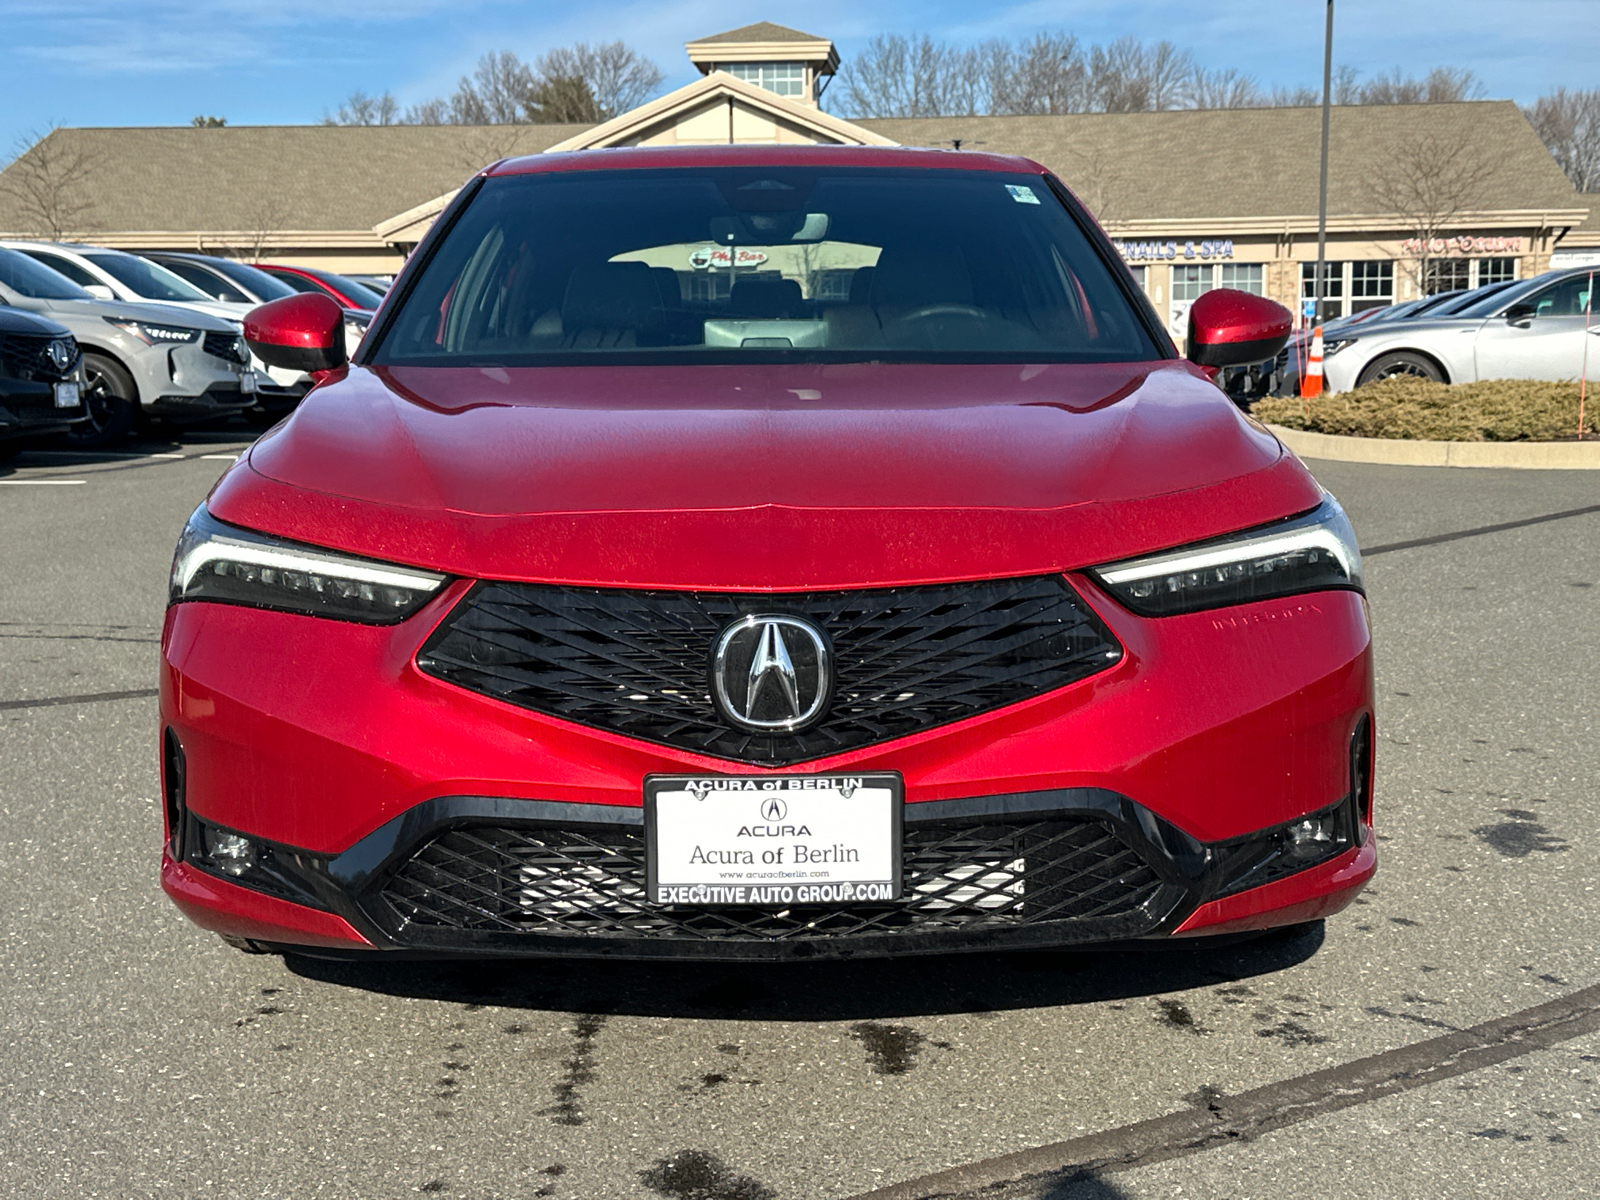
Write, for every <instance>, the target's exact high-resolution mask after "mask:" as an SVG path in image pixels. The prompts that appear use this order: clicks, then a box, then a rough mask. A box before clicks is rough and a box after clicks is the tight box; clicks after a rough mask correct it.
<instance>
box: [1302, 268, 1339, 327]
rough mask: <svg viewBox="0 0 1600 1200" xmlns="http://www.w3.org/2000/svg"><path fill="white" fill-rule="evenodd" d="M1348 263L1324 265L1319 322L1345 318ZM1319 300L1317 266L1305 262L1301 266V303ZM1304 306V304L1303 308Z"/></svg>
mask: <svg viewBox="0 0 1600 1200" xmlns="http://www.w3.org/2000/svg"><path fill="white" fill-rule="evenodd" d="M1347 265H1348V264H1347V263H1342V262H1326V263H1323V264H1322V266H1323V276H1322V279H1323V283H1322V313H1321V315H1320V317H1319V318H1318V320H1321V321H1331V320H1333V319H1334V318H1335V317H1342V316H1344V315H1345V314H1344V275H1345V267H1346V266H1347ZM1316 298H1317V264H1316V263H1314V262H1303V263H1301V264H1300V299H1301V301H1302V302H1303V301H1306V300H1315V299H1316ZM1303 307H1304V304H1303V303H1302V308H1303Z"/></svg>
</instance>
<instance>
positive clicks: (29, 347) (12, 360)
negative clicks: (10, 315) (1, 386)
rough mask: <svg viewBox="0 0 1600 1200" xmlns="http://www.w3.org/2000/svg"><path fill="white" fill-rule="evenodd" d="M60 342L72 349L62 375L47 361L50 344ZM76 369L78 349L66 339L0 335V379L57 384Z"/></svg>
mask: <svg viewBox="0 0 1600 1200" xmlns="http://www.w3.org/2000/svg"><path fill="white" fill-rule="evenodd" d="M55 341H61V342H65V343H66V344H67V345H68V346H71V347H72V361H71V362H70V363H69V364H68V365H67V369H66V370H65V371H63V370H62V369H61V368H59V367H57V366H56V365H55V364H54V363H53V362H51V361H50V352H49V346H50V343H51V342H55ZM77 365H78V348H77V345H76V344H75V343H74V342H73V340H72V339H71V338H69V337H67V336H66V335H64V334H63V335H61V336H59V337H51V336H49V335H47V334H31V333H0V375H7V376H9V377H11V378H12V379H23V380H29V381H32V382H35V383H59V382H61V381H62V380H64V379H67V378H68V377H70V375H71V374H72V372H73V370H75V369H76V368H77Z"/></svg>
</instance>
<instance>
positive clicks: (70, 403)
mask: <svg viewBox="0 0 1600 1200" xmlns="http://www.w3.org/2000/svg"><path fill="white" fill-rule="evenodd" d="M82 403H83V400H82V398H81V397H80V396H79V395H78V385H77V384H76V383H58V384H56V407H57V408H77V407H78V405H80V404H82Z"/></svg>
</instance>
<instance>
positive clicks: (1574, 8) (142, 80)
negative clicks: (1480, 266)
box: [0, 0, 1600, 162]
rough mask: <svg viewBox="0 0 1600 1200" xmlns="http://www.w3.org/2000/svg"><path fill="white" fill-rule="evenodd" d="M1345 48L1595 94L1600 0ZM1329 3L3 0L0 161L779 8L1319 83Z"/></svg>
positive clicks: (1376, 18) (1599, 69)
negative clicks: (501, 56)
mask: <svg viewBox="0 0 1600 1200" xmlns="http://www.w3.org/2000/svg"><path fill="white" fill-rule="evenodd" d="M1337 12H1338V31H1337V33H1336V37H1335V42H1336V61H1338V62H1341V63H1350V64H1352V65H1354V66H1356V67H1357V68H1358V69H1360V70H1361V71H1362V72H1363V74H1373V73H1375V72H1378V71H1382V70H1387V69H1391V68H1393V67H1396V66H1400V67H1403V68H1405V69H1406V70H1408V71H1414V72H1416V73H1418V74H1421V73H1423V72H1425V71H1426V70H1427V69H1428V68H1429V67H1432V66H1434V65H1436V64H1448V65H1453V66H1466V67H1470V68H1471V69H1472V70H1474V71H1475V72H1477V74H1478V76H1479V77H1480V78H1481V79H1483V81H1484V82H1485V84H1486V85H1487V87H1488V90H1489V94H1490V95H1491V96H1494V97H1509V98H1512V99H1516V100H1521V101H1524V102H1526V101H1531V100H1532V99H1533V98H1535V97H1536V96H1538V95H1539V94H1540V93H1541V92H1543V91H1545V90H1547V89H1549V88H1551V87H1554V86H1556V85H1558V84H1567V85H1568V86H1573V87H1600V21H1596V20H1595V16H1596V3H1595V0H1512V2H1511V3H1507V2H1506V0H1410V2H1409V3H1404V4H1401V3H1396V2H1395V0H1338V6H1337ZM1322 14H1323V4H1322V2H1321V0H1221V2H1220V3H1213V4H1209V5H1206V4H1196V3H1194V0H1119V2H1117V3H1106V2H1104V0H1094V2H1082V3H1076V2H1068V0H1024V2H1022V3H1005V2H1004V0H991V2H987V3H977V2H975V0H963V2H959V3H958V2H952V0H917V2H910V0H905V2H902V0H880V2H879V3H875V4H870V5H869V4H862V3H860V0H809V2H808V3H806V4H803V5H797V4H793V3H791V4H787V5H784V4H776V3H773V2H772V0H766V2H764V3H763V2H751V3H745V2H743V0H734V2H729V0H723V2H720V3H713V2H711V0H654V2H648V3H647V2H644V0H587V2H585V3H581V4H577V5H574V4H570V3H569V4H561V5H555V4H548V3H542V2H540V0H383V2H382V3H369V2H365V0H356V2H351V0H266V3H262V2H261V0H204V2H201V0H140V2H139V3H137V4H127V3H125V2H124V3H117V4H109V3H96V2H91V0H0V32H3V34H4V36H3V38H0V43H3V48H0V162H4V161H5V160H6V159H8V158H9V157H10V156H11V152H12V151H13V150H14V145H15V143H16V141H17V139H18V138H19V137H22V136H24V135H25V134H27V133H28V132H29V131H31V130H35V129H43V128H46V127H48V126H49V125H50V123H52V122H55V123H59V124H64V125H162V124H184V123H187V121H188V120H189V118H190V117H192V116H194V115H195V114H197V113H211V114H217V115H220V116H224V117H226V118H227V119H228V121H229V123H230V124H234V125H247V124H279V123H300V122H314V121H316V120H318V119H320V118H321V116H322V115H323V113H324V112H325V111H328V110H331V109H333V108H336V107H337V105H338V103H339V101H340V100H341V99H343V98H344V97H345V96H347V95H348V94H349V93H350V92H352V91H354V90H355V89H357V88H360V89H363V90H365V91H368V92H382V91H384V90H389V91H392V92H393V93H394V94H395V96H396V97H398V98H399V100H400V101H401V102H402V103H403V104H405V103H412V102H416V101H419V100H425V99H427V98H429V97H431V96H435V95H441V94H444V93H447V92H448V91H450V90H451V88H452V87H453V86H454V84H455V81H456V79H457V78H458V77H459V76H460V75H462V74H463V73H464V72H468V71H470V70H471V69H472V66H473V64H474V63H475V62H476V60H477V58H478V56H479V55H480V54H482V53H484V52H485V51H486V50H498V49H510V50H515V51H516V52H517V53H519V54H521V55H522V56H523V57H525V58H533V57H536V56H537V55H538V54H539V53H540V52H541V51H542V50H544V49H546V48H548V47H550V46H557V45H566V44H570V43H572V42H575V41H582V40H588V41H595V40H609V39H611V38H615V37H622V38H623V39H625V40H626V41H627V42H629V44H631V45H633V46H634V47H635V48H636V49H638V50H641V51H642V52H644V53H645V54H646V55H648V56H649V57H651V58H653V59H654V60H655V61H656V62H657V63H658V64H659V65H660V66H661V68H662V70H663V71H665V72H666V75H667V86H668V87H671V86H676V85H678V84H682V83H687V82H689V81H690V80H691V79H693V78H694V73H693V69H692V68H691V67H690V66H689V63H688V60H687V59H686V58H685V57H684V54H683V43H684V42H685V41H686V40H689V39H691V38H694V37H700V36H704V35H706V34H709V33H716V32H719V31H721V30H724V29H730V28H733V27H735V26H738V25H743V24H748V23H750V22H752V21H759V20H772V21H777V22H779V23H780V24H787V25H791V26H795V27H797V28H800V29H804V30H806V31H807V32H810V33H815V34H818V35H821V36H824V37H831V38H832V39H833V40H834V41H835V42H836V43H837V44H838V46H839V49H840V53H841V54H842V55H843V56H844V57H845V58H848V57H849V55H850V52H851V50H852V48H853V47H855V46H858V45H860V44H861V43H862V42H863V41H865V40H866V39H867V38H869V37H871V36H872V35H873V34H875V33H880V32H927V33H931V34H933V35H935V36H937V37H942V38H947V39H951V40H957V41H968V40H979V39H982V38H987V37H995V36H1001V37H1018V36H1022V35H1026V34H1029V33H1033V32H1035V31H1037V30H1041V29H1065V30H1067V31H1069V32H1072V33H1074V34H1077V35H1078V36H1079V37H1080V38H1081V39H1083V40H1085V41H1095V42H1098V41H1109V40H1111V39H1113V38H1116V37H1119V36H1121V35H1123V34H1129V33H1132V34H1136V35H1138V36H1140V37H1142V38H1145V39H1146V40H1150V41H1153V40H1156V39H1158V38H1163V37H1164V38H1169V39H1171V40H1172V41H1174V42H1176V43H1178V44H1179V45H1181V46H1183V47H1185V48H1187V49H1189V50H1191V51H1193V52H1194V53H1195V55H1196V57H1198V58H1199V59H1201V60H1202V61H1203V62H1205V63H1206V65H1208V66H1211V67H1237V68H1239V69H1240V70H1242V71H1245V72H1247V73H1249V74H1252V75H1254V76H1256V77H1257V78H1258V79H1259V80H1260V81H1261V82H1262V83H1263V84H1265V85H1267V86H1269V87H1270V86H1272V85H1275V84H1299V83H1312V82H1315V81H1316V80H1317V78H1318V76H1319V73H1320V70H1321V31H1322Z"/></svg>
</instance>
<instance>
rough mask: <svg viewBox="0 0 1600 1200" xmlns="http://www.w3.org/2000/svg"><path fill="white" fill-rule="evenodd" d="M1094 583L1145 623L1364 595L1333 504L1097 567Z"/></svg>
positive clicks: (1346, 522)
mask: <svg viewBox="0 0 1600 1200" xmlns="http://www.w3.org/2000/svg"><path fill="white" fill-rule="evenodd" d="M1090 575H1092V576H1093V577H1094V579H1095V580H1096V581H1097V582H1099V583H1100V585H1101V586H1103V587H1104V588H1105V589H1106V590H1107V591H1108V592H1110V593H1111V594H1112V595H1113V596H1115V597H1116V598H1117V599H1118V600H1120V601H1122V603H1123V604H1125V605H1127V606H1128V607H1129V608H1131V609H1132V610H1133V611H1134V612H1136V613H1139V614H1140V615H1141V616H1146V617H1168V616H1172V615H1174V614H1176V613H1187V612H1198V611H1199V610H1201V609H1206V608H1221V607H1223V606H1224V605H1228V604H1247V603H1249V602H1250V601H1252V600H1266V599H1269V598H1270V597H1273V596H1292V595H1295V594H1297V593H1299V592H1318V591H1325V590H1327V589H1330V588H1346V589H1351V590H1354V591H1358V592H1359V591H1362V590H1363V587H1362V583H1361V551H1360V549H1359V548H1358V547H1357V545H1356V535H1355V531H1354V530H1352V529H1351V528H1350V519H1349V518H1348V517H1346V516H1345V515H1344V509H1342V508H1340V507H1339V502H1338V501H1337V500H1335V499H1334V498H1333V497H1332V496H1325V498H1324V500H1323V502H1322V504H1321V505H1320V506H1319V507H1317V508H1316V509H1314V510H1313V511H1311V512H1309V513H1306V514H1305V515H1304V516H1300V517H1293V518H1291V519H1289V520H1287V521H1278V522H1276V523H1274V524H1272V525H1263V526H1261V527H1260V528H1257V529H1249V530H1246V531H1244V532H1243V533H1236V534H1232V535H1230V536H1228V537H1225V538H1218V539H1217V540H1216V541H1211V542H1201V543H1199V544H1197V545H1193V546H1185V547H1183V548H1182V549H1179V550H1168V551H1166V552H1165V553H1163V554H1153V555H1151V556H1150V557H1148V558H1136V559H1130V560H1128V561H1127V562H1120V563H1112V564H1111V565H1109V566H1104V567H1096V568H1095V569H1094V570H1093V571H1091V572H1090Z"/></svg>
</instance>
